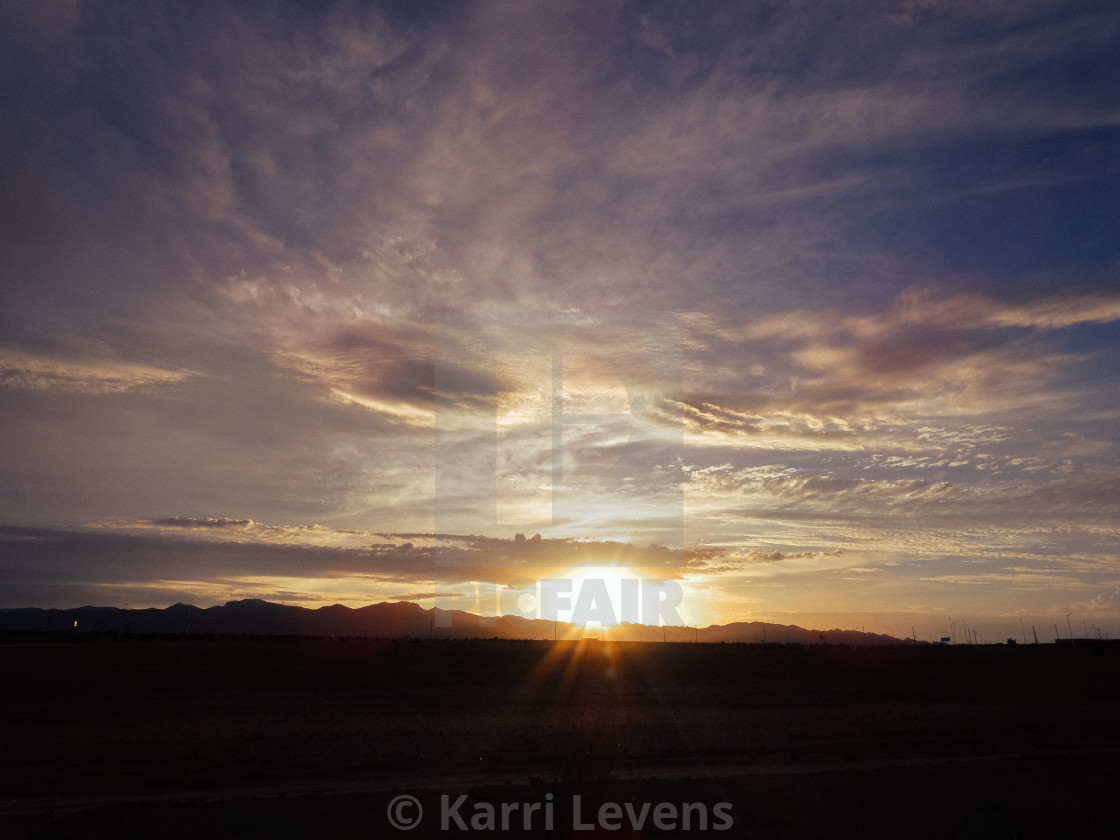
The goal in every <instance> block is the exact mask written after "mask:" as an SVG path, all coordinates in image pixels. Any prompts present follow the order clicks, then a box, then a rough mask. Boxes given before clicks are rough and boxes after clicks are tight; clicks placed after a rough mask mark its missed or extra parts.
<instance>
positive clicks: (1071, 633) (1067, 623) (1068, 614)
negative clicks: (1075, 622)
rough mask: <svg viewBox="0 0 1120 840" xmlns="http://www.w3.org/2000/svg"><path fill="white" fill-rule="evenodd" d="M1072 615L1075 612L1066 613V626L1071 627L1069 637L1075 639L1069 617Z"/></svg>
mask: <svg viewBox="0 0 1120 840" xmlns="http://www.w3.org/2000/svg"><path fill="white" fill-rule="evenodd" d="M1071 615H1073V613H1066V627H1068V628H1069V637H1070V639H1071V640H1072V639H1073V626H1072V625H1071V624H1070V623H1069V617H1070V616H1071Z"/></svg>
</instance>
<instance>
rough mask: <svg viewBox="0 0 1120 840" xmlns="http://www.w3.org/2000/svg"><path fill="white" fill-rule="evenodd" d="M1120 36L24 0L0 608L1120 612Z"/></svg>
mask: <svg viewBox="0 0 1120 840" xmlns="http://www.w3.org/2000/svg"><path fill="white" fill-rule="evenodd" d="M1118 48H1120V8H1117V7H1116V6H1115V4H1113V3H1110V2H1081V1H1080V0H1060V2H1048V0H1039V2H1032V3H1010V2H963V0H962V2H952V1H951V0H909V1H907V0H900V2H870V1H869V0H867V1H865V2H852V3H843V4H833V3H817V2H773V3H771V2H761V0H760V2H749V3H748V2H744V3H706V2H694V3H686V4H682V3H675V2H672V3H671V2H627V1H626V0H615V1H612V0H602V2H569V1H568V0H563V2H555V3H547V4H546V3H529V2H465V3H436V2H431V3H429V2H404V0H399V1H398V2H380V3H363V2H294V0H293V1H292V2H268V3H245V2H220V3H219V2H184V3H177V2H160V3H145V4H121V3H100V2H61V1H57V2H56V0H48V1H47V2H16V1H15V0H13V2H5V3H3V4H0V86H2V89H3V92H2V97H0V177H2V182H3V184H4V188H3V190H0V218H2V224H0V606H2V607H19V606H42V607H47V606H54V607H70V606H81V605H85V604H94V605H101V606H126V605H128V606H131V607H149V606H157V607H163V606H168V605H170V604H172V603H175V602H178V601H182V602H185V603H193V604H196V605H199V606H209V605H213V604H220V603H223V602H225V601H228V600H233V599H238V598H249V597H255V598H264V599H266V600H272V601H278V602H279V601H283V602H285V603H289V604H302V605H305V606H312V607H314V606H321V605H325V604H330V603H343V604H347V605H350V606H360V605H363V604H369V603H376V602H379V601H383V600H398V599H406V600H413V601H415V602H417V603H419V604H421V605H422V606H425V607H430V606H433V605H442V606H452V607H454V608H457V609H468V610H471V611H476V612H484V613H485V612H487V610H488V609H489V610H490V611H491V612H493V611H495V609H494V608H493V603H499V602H500V603H501V604H505V605H507V606H508V600H502V598H504V596H502V595H501V593H503V592H506V593H509V592H512V593H518V592H524V591H530V590H532V588H533V586H534V582H539V581H543V580H555V579H570V580H573V581H575V583H576V585H577V588H578V584H579V582H580V581H582V580H586V579H594V578H596V576H597V575H601V576H604V577H609V578H612V579H613V578H617V577H618V576H620V575H621V576H623V577H625V576H626V575H632V576H635V577H636V578H637V577H640V578H642V579H648V580H651V581H665V582H666V583H665V584H664V586H666V587H673V588H674V589H673V591H675V592H676V593H677V595H678V596H679V613H680V621H681V623H685V624H699V625H701V626H706V625H708V624H712V623H728V622H732V621H753V620H767V621H781V622H784V623H798V624H801V625H802V626H817V627H821V628H822V629H828V628H832V627H841V628H847V629H850V628H860V627H863V628H865V629H866V630H867V631H868V632H891V633H893V634H894V635H898V636H909V635H911V633H913V634H914V635H916V636H917V637H918V638H928V639H936V638H939V637H942V636H950V634H951V638H953V640H954V641H957V640H959V639H960V638H961V637H962V635H963V634H965V633H967V632H968V630H967V628H977V632H979V633H982V634H983V636H984V640H985V641H1002V640H1003V639H1004V637H1005V636H1016V637H1022V636H1025V635H1027V634H1029V633H1030V628H1031V627H1032V626H1036V627H1037V632H1038V634H1039V636H1040V639H1041V640H1043V641H1049V640H1051V639H1053V638H1054V636H1055V635H1062V636H1066V635H1069V634H1071V633H1072V634H1073V635H1075V636H1086V635H1093V636H1095V635H1098V634H1101V635H1103V634H1106V633H1110V634H1111V635H1112V637H1113V638H1116V637H1120V459H1118V452H1117V441H1118V434H1117V430H1118V429H1120V423H1118V420H1120V233H1118V232H1120V62H1117V61H1116V60H1115V55H1116V52H1117V49H1118ZM538 537H539V538H538ZM612 576H613V577H612ZM487 593H489V595H488V594H487ZM495 593H497V594H495ZM488 598H489V599H490V600H489V601H488V600H487V599H488ZM495 598H496V599H497V600H495ZM518 603H519V604H521V605H522V606H521V607H519V608H520V609H531V608H532V604H534V603H538V604H539V601H536V602H535V601H534V598H533V597H532V596H531V595H530V597H529V598H528V599H526V600H525V601H520V602H518ZM488 604H489V606H488ZM524 604H529V606H528V607H526V606H524ZM498 611H501V610H498Z"/></svg>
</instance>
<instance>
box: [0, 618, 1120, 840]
mask: <svg viewBox="0 0 1120 840" xmlns="http://www.w3.org/2000/svg"><path fill="white" fill-rule="evenodd" d="M0 668H2V670H3V673H4V674H5V686H6V687H5V688H4V690H3V693H2V695H0V713H2V715H0V734H2V743H3V756H2V759H0V836H3V837H42V838H62V837H89V836H91V835H92V836H98V837H110V836H118V837H134V836H137V837H139V836H145V837H149V836H153V835H155V836H161V837H164V838H166V837H195V836H199V835H205V836H208V837H226V836H230V837H232V836H235V835H236V836H238V837H245V836H251V837H257V836H269V837H359V836H361V837H371V836H375V837H382V836H401V837H405V836H407V837H413V838H417V837H437V836H439V837H442V836H445V835H447V834H448V833H450V834H471V833H473V834H475V835H476V836H489V835H491V834H493V833H494V831H491V830H490V827H489V824H487V823H486V821H485V817H486V815H487V813H488V810H487V809H488V808H490V809H492V810H493V811H494V813H495V814H497V815H499V816H500V813H501V811H502V806H503V805H505V806H507V807H506V810H507V812H508V816H509V819H508V820H507V823H508V824H509V830H507V831H504V832H501V836H503V837H518V836H532V837H551V836H555V837H562V836H575V837H594V836H600V835H602V836H610V837H626V836H649V837H676V836H689V835H703V834H706V833H712V834H716V835H718V836H727V837H733V836H734V837H759V838H767V837H826V836H827V837H837V836H839V837H876V836H883V837H886V836H891V837H898V836H909V837H913V836H922V837H924V836H937V837H940V838H944V837H947V836H948V837H1042V836H1051V835H1052V833H1053V832H1054V831H1061V832H1062V833H1063V834H1064V833H1068V832H1069V831H1071V830H1073V831H1077V830H1079V827H1080V828H1082V829H1083V830H1084V831H1090V830H1092V826H1094V825H1097V824H1101V821H1102V820H1106V821H1109V823H1110V824H1112V825H1115V824H1116V819H1115V818H1116V817H1117V816H1120V809H1118V808H1117V806H1116V805H1115V804H1113V803H1114V799H1115V797H1114V795H1113V792H1114V790H1115V788H1116V782H1117V780H1118V776H1120V774H1118V773H1117V772H1116V770H1115V767H1116V766H1117V758H1120V755H1118V752H1120V714H1118V712H1120V703H1118V700H1120V655H1118V654H1117V653H1116V652H1115V651H1112V650H1110V649H1093V650H1079V649H1076V648H1067V649H1064V650H1062V649H1059V648H1057V647H1056V646H1053V645H1038V646H1034V645H1030V646H977V647H966V646H961V647H953V648H944V647H905V648H903V647H900V648H889V649H876V648H839V647H834V646H833V647H823V646H818V647H790V646H785V645H706V644H699V645H697V644H684V643H682V644H639V643H629V644H626V643H623V644H613V645H612V644H606V643H594V642H586V643H549V642H510V641H496V640H477V641H428V640H407V639H406V640H395V641H393V640H386V641H374V640H361V639H289V638H257V639H220V638H214V639H199V638H197V637H182V638H174V637H165V638H156V637H153V638H137V637H86V638H80V639H77V640H75V639H68V638H50V637H45V636H44V637H41V638H39V637H12V638H8V639H6V640H2V641H0ZM402 794H409V795H411V796H415V797H416V801H417V803H419V805H420V807H421V808H422V809H423V812H424V815H425V817H424V819H423V820H422V821H421V823H420V825H419V826H417V827H415V828H412V829H410V830H408V831H404V830H395V829H394V828H393V827H392V825H391V824H390V822H389V818H388V817H389V806H390V803H392V802H393V801H394V799H395V798H396V797H398V796H400V795H402ZM464 795H465V796H466V799H464V800H462V802H461V807H460V808H459V810H458V811H457V812H456V813H458V814H460V815H466V816H467V817H468V819H465V820H464V821H465V822H466V823H467V828H468V830H467V831H460V830H459V826H458V824H457V822H456V821H455V820H454V819H449V820H448V831H442V830H441V827H440V816H441V808H444V807H445V806H444V804H443V797H448V800H447V801H448V802H454V801H456V800H457V799H458V797H460V796H464ZM576 797H579V799H578V803H579V805H580V807H581V810H580V812H579V813H578V814H574V813H573V803H575V802H576V801H577V800H576ZM480 803H481V804H480ZM515 803H519V805H518V806H517V807H515ZM530 803H536V804H537V806H538V807H537V809H536V811H535V812H534V817H533V819H531V820H528V821H525V819H523V818H524V814H525V811H526V807H525V806H526V805H528V804H530ZM623 803H631V806H632V807H631V812H633V813H635V814H638V815H639V816H640V812H641V806H642V805H643V804H649V805H650V806H651V808H652V807H653V806H656V805H658V804H662V803H665V804H666V807H667V808H668V809H671V810H673V811H674V813H675V814H676V815H677V817H678V819H676V821H675V822H674V821H673V820H670V819H668V818H666V819H665V820H661V821H660V823H659V824H655V823H654V821H653V820H652V818H651V817H650V815H649V814H647V815H646V819H644V820H641V821H640V824H641V827H640V828H636V827H635V823H637V822H639V820H637V819H635V818H631V816H630V814H631V812H627V811H626V810H625V807H624V804H623ZM686 803H692V804H693V805H694V806H695V807H694V808H693V809H692V810H691V811H690V812H689V813H690V816H691V823H690V825H689V827H688V830H685V828H684V825H683V820H682V819H679V817H680V815H681V814H682V813H683V810H684V805H685V804H686ZM720 803H726V806H725V809H724V810H723V811H720V812H716V811H715V808H716V806H717V805H719V804H720ZM546 804H548V805H551V806H552V815H551V817H552V818H551V819H550V820H547V821H546V820H545V819H544V817H545V814H546V809H545V808H544V806H545V805H546ZM604 806H605V807H606V808H607V811H606V812H605V813H606V814H607V815H608V816H607V818H605V819H604V822H603V823H600V822H599V817H598V814H599V811H598V809H599V808H600V807H604ZM619 808H621V809H622V818H621V819H620V820H615V819H614V818H613V817H612V816H611V815H613V814H615V812H616V811H618V809H619ZM701 812H703V817H704V821H703V825H704V829H705V830H703V831H700V830H699V826H700V824H701V819H700V817H701ZM651 813H652V811H651ZM475 814H480V815H481V816H479V817H478V819H479V822H478V823H477V829H478V830H476V831H473V832H472V831H471V830H470V828H471V826H470V820H469V816H471V815H475ZM718 814H724V815H725V816H726V818H724V819H717V815H718ZM500 822H501V820H500V819H498V820H497V822H496V823H495V827H500ZM1109 823H1104V824H1109ZM665 826H668V827H665Z"/></svg>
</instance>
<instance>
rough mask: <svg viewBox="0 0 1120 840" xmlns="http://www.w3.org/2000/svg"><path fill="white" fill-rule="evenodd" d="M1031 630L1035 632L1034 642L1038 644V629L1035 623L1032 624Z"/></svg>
mask: <svg viewBox="0 0 1120 840" xmlns="http://www.w3.org/2000/svg"><path fill="white" fill-rule="evenodd" d="M1031 632H1032V633H1034V643H1035V644H1036V645H1037V644H1038V631H1037V630H1035V629H1034V625H1033V624H1032V625H1031Z"/></svg>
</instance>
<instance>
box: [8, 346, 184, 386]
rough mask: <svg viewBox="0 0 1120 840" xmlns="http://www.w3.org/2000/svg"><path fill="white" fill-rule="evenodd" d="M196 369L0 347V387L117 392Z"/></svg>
mask: <svg viewBox="0 0 1120 840" xmlns="http://www.w3.org/2000/svg"><path fill="white" fill-rule="evenodd" d="M198 375H199V373H198V371H192V370H166V369H163V368H159V367H154V366H152V365H146V364H141V363H135V362H125V361H120V360H115V359H103V360H96V359H89V358H86V359H63V358H58V357H49V356H41V355H36V354H32V353H29V352H26V351H21V350H15V349H0V386H6V387H9V388H26V389H30V390H35V391H63V392H71V393H78V394H119V393H123V392H125V391H131V390H135V389H148V388H154V387H157V386H160V385H168V384H173V383H176V382H182V381H183V380H185V379H188V378H189V377H192V376H198Z"/></svg>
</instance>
